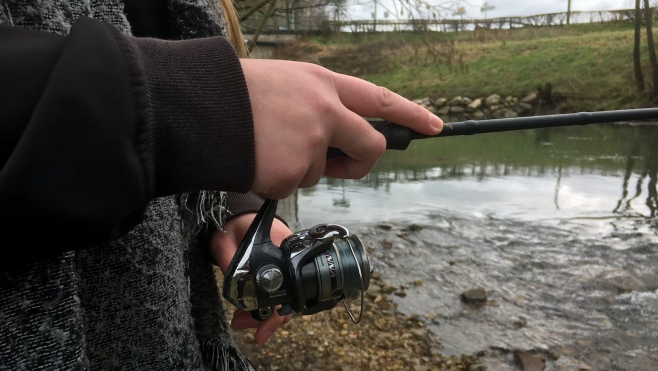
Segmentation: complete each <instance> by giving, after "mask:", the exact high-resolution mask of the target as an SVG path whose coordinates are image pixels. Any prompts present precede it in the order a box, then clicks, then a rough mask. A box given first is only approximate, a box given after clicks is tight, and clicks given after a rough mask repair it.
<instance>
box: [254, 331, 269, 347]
mask: <svg viewBox="0 0 658 371" xmlns="http://www.w3.org/2000/svg"><path fill="white" fill-rule="evenodd" d="M270 336H272V333H271V332H269V331H265V332H264V333H263V335H261V336H260V337H259V338H258V339H256V343H257V344H258V345H263V344H265V343H267V341H268V340H270Z"/></svg>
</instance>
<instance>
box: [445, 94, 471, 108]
mask: <svg viewBox="0 0 658 371" xmlns="http://www.w3.org/2000/svg"><path fill="white" fill-rule="evenodd" d="M448 105H449V106H461V107H466V106H467V104H466V103H465V102H464V99H463V98H462V97H460V96H457V97H454V98H452V100H451V101H450V103H448Z"/></svg>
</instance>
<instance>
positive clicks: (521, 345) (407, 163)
mask: <svg viewBox="0 0 658 371" xmlns="http://www.w3.org/2000/svg"><path fill="white" fill-rule="evenodd" d="M657 140H658V125H657V126H651V125H643V126H631V125H599V126H589V127H577V128H555V129H545V130H536V131H523V132H511V133H498V134H487V135H479V136H478V135H476V136H472V137H453V138H443V139H435V140H424V141H420V142H418V143H415V144H413V145H412V146H411V147H410V148H409V149H408V150H407V151H404V152H391V153H388V154H387V155H386V156H385V157H384V158H383V159H382V160H381V161H380V163H379V164H378V166H377V167H376V169H375V170H374V171H373V172H372V173H371V174H370V175H368V176H367V177H366V178H364V179H362V180H358V181H348V180H331V179H324V180H323V181H322V182H321V183H320V184H319V185H318V186H316V187H313V188H310V189H304V190H300V191H299V192H297V193H296V195H295V196H294V197H293V199H292V200H293V202H292V210H290V211H291V212H290V214H294V218H293V221H297V225H293V228H295V227H300V226H301V227H309V226H311V225H314V224H318V223H323V222H330V223H340V224H344V225H345V226H347V227H348V228H349V229H350V230H351V231H353V232H355V234H357V235H359V236H360V237H362V240H363V241H364V243H365V244H366V245H368V246H372V247H373V249H372V254H371V255H372V258H373V261H375V262H376V266H377V271H378V273H379V274H381V275H382V277H383V278H384V280H385V281H386V282H387V283H389V284H391V285H393V286H395V287H400V286H401V285H405V286H406V287H408V289H407V290H406V291H405V292H406V295H407V296H406V297H404V298H397V297H394V298H393V299H394V300H396V302H397V303H398V307H399V309H400V310H402V311H403V312H405V313H407V314H417V315H419V316H421V318H427V319H428V327H429V328H430V329H431V330H432V331H434V332H435V333H436V334H438V336H439V340H440V343H441V346H442V347H443V348H442V349H441V350H440V351H441V352H444V353H454V354H460V353H479V352H480V353H481V352H483V351H484V354H488V355H487V356H486V357H487V358H488V361H489V362H490V363H487V365H488V366H490V368H489V369H491V370H510V369H518V367H517V366H516V365H515V364H513V363H512V364H511V365H508V364H507V363H506V362H507V360H508V358H509V357H508V356H509V355H511V354H513V352H512V351H511V350H513V349H538V350H544V351H545V350H549V353H550V354H552V355H556V357H557V356H562V355H565V356H571V357H576V358H578V359H579V360H581V361H586V363H587V364H588V365H590V366H598V365H601V366H603V365H609V364H611V362H612V361H613V360H614V364H615V368H614V369H616V370H624V371H631V370H632V371H653V370H655V369H656V367H655V365H656V362H658V360H656V358H655V354H657V353H656V352H658V345H657V344H658V341H657V339H658V322H657V321H656V320H655V319H656V318H658V264H656V262H658V223H657V222H656V220H657V218H656V212H657V211H656V209H657V203H658V202H657V201H658V199H657V196H656V193H657V192H656V191H657V189H656V187H657V184H656V179H657V172H658V151H656V150H655V149H654V148H653V144H654V143H656V142H657ZM383 221H387V222H389V223H388V224H390V225H393V228H392V230H391V231H385V230H384V229H381V228H379V227H378V226H377V224H379V223H381V222H383ZM396 222H399V223H396ZM411 222H416V223H417V225H418V226H420V227H421V228H420V229H416V231H415V232H410V231H409V229H405V227H406V226H409V225H410V223H411ZM293 224H294V223H293ZM369 251H370V250H369ZM418 279H421V280H422V281H423V282H424V283H423V285H421V286H416V285H414V284H410V282H416V280H418ZM473 287H483V288H484V289H485V290H486V292H487V293H488V295H489V298H490V302H489V304H490V305H489V304H488V305H486V306H484V307H482V308H471V307H469V306H466V305H464V304H463V303H462V302H461V301H460V299H459V297H460V294H461V293H462V292H464V291H465V290H468V289H470V288H473ZM519 324H520V325H519ZM620 339H622V340H620ZM493 349H498V350H499V352H496V351H493ZM549 361H550V360H549ZM553 366H554V365H552V364H551V365H548V364H547V366H546V369H557V368H555V367H553ZM604 368H605V366H604ZM592 369H597V368H595V367H592ZM601 369H603V368H601Z"/></svg>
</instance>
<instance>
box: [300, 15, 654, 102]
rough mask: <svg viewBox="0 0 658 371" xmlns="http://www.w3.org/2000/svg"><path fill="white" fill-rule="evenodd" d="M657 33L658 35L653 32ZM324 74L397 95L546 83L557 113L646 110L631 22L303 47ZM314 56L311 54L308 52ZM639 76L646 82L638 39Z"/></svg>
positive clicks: (517, 89)
mask: <svg viewBox="0 0 658 371" xmlns="http://www.w3.org/2000/svg"><path fill="white" fill-rule="evenodd" d="M656 31H658V28H656ZM304 43H305V45H307V47H306V49H307V50H308V45H314V47H315V50H316V52H317V54H318V60H319V61H320V63H321V64H323V65H325V66H326V67H328V68H330V69H333V70H336V71H338V72H342V73H348V74H352V75H357V76H359V77H362V78H364V79H366V80H369V81H372V82H373V83H376V84H379V85H383V86H387V87H388V88H390V89H391V90H394V91H396V92H398V93H400V94H401V95H403V96H405V97H407V98H411V99H415V98H422V97H428V96H429V97H432V98H437V97H446V98H451V97H454V96H458V95H461V96H468V97H471V98H478V97H483V96H486V95H489V94H492V93H497V94H500V95H503V96H505V95H514V96H523V95H525V94H527V93H529V92H533V91H536V88H537V86H538V85H543V84H546V83H551V84H552V85H553V91H554V92H556V93H558V94H559V95H560V96H563V97H564V98H565V100H564V101H562V103H561V110H562V111H577V110H605V109H620V108H632V107H646V106H651V105H652V101H651V100H650V99H649V98H647V96H646V95H645V94H641V93H638V92H637V91H636V89H635V82H634V78H633V65H632V51H633V26H632V24H630V23H594V24H578V25H571V26H553V27H529V28H523V29H511V30H476V31H469V32H466V31H465V32H450V33H445V32H426V33H420V34H416V33H384V32H381V33H368V34H349V33H342V34H338V35H334V36H332V37H329V38H327V37H324V38H322V37H316V38H313V39H309V40H305V41H304ZM311 49H313V48H311ZM642 56H643V71H644V73H645V76H646V78H645V81H646V82H648V81H650V78H649V77H650V75H649V73H648V72H649V65H648V57H647V47H646V38H645V36H644V32H643V47H642Z"/></svg>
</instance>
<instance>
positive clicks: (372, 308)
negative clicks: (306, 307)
mask: <svg viewBox="0 0 658 371" xmlns="http://www.w3.org/2000/svg"><path fill="white" fill-rule="evenodd" d="M388 295H404V292H403V291H400V290H397V289H393V288H392V287H390V286H387V285H386V283H384V282H382V281H381V279H380V278H379V276H378V275H377V274H374V276H373V278H372V280H371V282H370V288H369V289H368V291H367V293H366V297H365V305H364V313H363V318H362V320H361V322H360V323H359V324H356V325H355V324H354V323H352V321H351V320H350V318H349V316H348V315H347V313H346V312H345V309H344V308H343V306H342V305H341V304H339V305H338V306H336V307H335V308H334V309H332V310H329V311H325V312H321V313H318V314H315V315H311V316H296V317H295V318H294V319H293V320H292V321H290V323H288V324H286V325H285V326H283V327H282V328H280V329H279V330H278V331H277V332H276V333H275V334H274V335H273V336H272V338H270V341H269V342H268V343H267V344H265V345H263V346H258V345H256V344H255V342H254V336H253V332H254V330H245V331H236V332H234V334H233V335H234V338H235V340H236V342H237V343H238V344H239V345H240V347H241V348H242V350H243V351H244V353H245V354H246V355H247V357H248V358H249V360H250V361H251V362H252V363H253V364H254V366H256V368H257V370H262V371H286V370H318V371H323V370H327V371H329V370H331V371H341V370H379V371H389V370H391V371H392V370H413V371H430V370H432V371H448V370H450V371H452V370H466V371H476V370H477V371H482V370H484V369H485V368H484V366H482V365H480V364H479V363H478V361H477V359H476V358H474V357H471V356H461V357H454V356H451V357H447V356H443V355H440V354H436V353H433V352H432V350H431V349H432V347H434V348H435V347H436V344H437V339H436V338H435V337H434V336H433V335H432V334H431V333H430V332H429V331H428V330H427V329H426V328H425V325H424V323H423V321H422V319H421V318H414V317H408V316H405V315H403V314H402V313H400V312H399V311H397V309H396V307H395V303H393V301H392V300H391V299H390V298H389V297H388ZM356 307H357V310H356V313H358V305H357V306H356ZM356 313H355V315H357V314H356Z"/></svg>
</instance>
